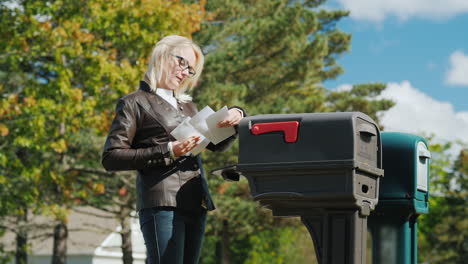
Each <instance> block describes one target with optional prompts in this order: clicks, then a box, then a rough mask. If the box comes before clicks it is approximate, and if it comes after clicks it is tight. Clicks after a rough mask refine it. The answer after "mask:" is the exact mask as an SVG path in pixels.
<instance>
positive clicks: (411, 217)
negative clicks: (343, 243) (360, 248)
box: [368, 132, 431, 264]
mask: <svg viewBox="0 0 468 264" xmlns="http://www.w3.org/2000/svg"><path fill="white" fill-rule="evenodd" d="M382 147H383V166H384V169H385V178H384V179H382V181H381V183H380V195H379V205H378V206H377V207H376V210H375V211H374V212H373V213H372V214H371V216H370V217H369V219H368V220H369V230H370V232H371V235H372V259H373V263H379V264H416V263H418V262H417V257H418V243H417V242H418V238H417V235H418V223H417V218H418V216H419V215H421V214H425V213H427V212H428V202H429V185H428V182H429V161H430V158H431V154H430V152H429V151H428V149H427V143H426V141H425V140H424V138H422V137H419V136H415V135H411V134H405V133H393V132H383V133H382Z"/></svg>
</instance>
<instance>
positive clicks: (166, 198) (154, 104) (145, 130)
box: [102, 81, 242, 210]
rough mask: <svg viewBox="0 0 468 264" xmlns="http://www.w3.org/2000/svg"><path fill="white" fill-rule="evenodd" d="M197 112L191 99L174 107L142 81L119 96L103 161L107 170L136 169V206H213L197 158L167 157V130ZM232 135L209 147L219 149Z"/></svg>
mask: <svg viewBox="0 0 468 264" xmlns="http://www.w3.org/2000/svg"><path fill="white" fill-rule="evenodd" d="M241 110H242V109H241ZM196 113H197V108H196V106H195V105H194V104H193V103H192V102H186V103H182V102H180V101H178V102H177V109H176V108H174V107H173V106H172V105H171V104H169V103H168V102H167V101H166V100H164V99H163V98H161V97H160V96H159V95H157V94H155V93H153V92H151V90H150V87H149V85H148V84H147V83H146V82H144V81H141V82H140V89H139V90H137V91H135V92H133V93H131V94H129V95H127V96H124V97H122V98H121V99H120V100H119V101H118V103H117V107H116V114H115V118H114V121H113V122H112V125H111V128H110V131H109V135H108V136H107V140H106V143H105V145H104V152H103V154H102V165H103V166H104V168H105V169H106V170H108V171H119V170H137V171H138V174H137V187H136V188H137V210H141V209H144V208H151V207H155V206H170V207H178V208H182V209H187V210H199V209H202V208H203V207H204V208H205V209H208V210H213V209H214V208H215V207H214V204H213V201H212V199H211V196H210V193H209V191H208V186H207V182H206V179H205V175H204V172H203V167H202V164H201V159H200V157H199V155H197V156H183V157H180V158H178V159H176V160H173V159H171V157H170V154H169V150H168V143H169V142H170V141H175V139H174V138H173V137H172V135H170V132H171V131H172V130H173V129H175V128H176V127H177V126H178V125H179V124H180V123H181V122H182V121H183V120H184V119H185V118H186V117H187V116H193V115H195V114H196ZM236 136H237V133H236V135H234V136H232V137H230V138H228V139H226V140H225V141H223V142H221V143H219V144H217V145H214V144H212V143H210V144H209V145H208V147H207V148H208V149H210V150H212V151H223V150H225V149H227V148H228V147H229V146H230V145H231V144H232V143H233V141H234V140H235V138H236Z"/></svg>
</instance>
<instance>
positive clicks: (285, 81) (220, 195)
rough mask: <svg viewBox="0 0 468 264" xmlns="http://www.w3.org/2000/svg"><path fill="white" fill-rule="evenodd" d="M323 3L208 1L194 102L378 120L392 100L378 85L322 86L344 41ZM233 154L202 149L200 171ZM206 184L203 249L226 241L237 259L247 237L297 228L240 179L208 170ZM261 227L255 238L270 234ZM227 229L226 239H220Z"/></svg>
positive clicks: (245, 255) (244, 255) (249, 248)
mask: <svg viewBox="0 0 468 264" xmlns="http://www.w3.org/2000/svg"><path fill="white" fill-rule="evenodd" d="M323 2H324V1H320V0H315V1H287V0H268V1H267V0H263V1H248V0H229V1H224V0H223V1H221V0H213V1H208V2H207V4H206V10H207V14H209V20H208V21H204V22H203V23H202V27H201V29H200V31H197V32H196V33H195V34H194V39H195V40H196V41H198V43H199V44H200V45H201V46H202V47H203V49H204V52H205V53H206V57H205V58H206V59H205V68H204V72H203V75H202V77H201V80H200V83H199V85H198V86H197V87H196V88H195V89H194V90H193V92H192V93H193V97H194V101H195V102H196V103H197V104H198V105H199V106H204V105H210V106H211V107H213V108H220V107H222V106H223V105H239V106H241V107H243V108H244V109H245V110H246V111H247V112H248V113H249V114H250V115H256V114H284V113H313V112H331V111H362V112H364V113H366V114H368V115H370V116H371V117H373V118H374V119H375V120H376V121H377V122H378V115H377V113H378V112H380V111H385V110H387V109H389V108H390V107H391V106H392V105H393V103H392V102H390V101H388V100H382V99H378V96H379V95H380V93H381V91H382V90H383V89H384V88H385V85H384V84H379V83H376V84H362V85H355V86H354V87H353V89H352V90H351V91H334V92H329V91H328V90H327V89H326V88H325V87H323V85H322V83H323V82H324V81H325V80H328V79H334V78H336V77H337V76H338V75H339V74H341V73H342V72H343V69H342V68H341V67H340V66H339V65H338V64H337V59H338V58H339V57H340V56H341V55H342V54H344V53H345V52H347V51H348V50H349V46H350V41H351V36H350V35H349V34H347V33H344V32H341V31H340V30H339V29H338V28H337V26H336V25H337V23H338V22H339V20H340V19H341V18H343V17H345V16H347V15H348V13H347V12H345V11H336V10H335V11H329V10H323V9H320V5H321V4H322V3H323ZM236 154H237V147H234V148H231V149H230V150H229V151H228V152H226V153H222V154H219V153H209V152H205V153H204V154H203V157H204V161H205V167H206V170H207V171H210V170H211V169H214V168H219V167H223V166H226V165H228V164H234V163H237V158H236ZM209 183H210V189H211V190H212V193H213V196H214V200H215V203H216V205H217V207H218V209H217V210H216V211H215V212H213V213H212V214H210V216H211V218H210V219H209V222H208V226H207V241H210V243H208V244H207V245H205V249H204V250H205V251H204V253H206V252H217V253H215V254H218V258H221V257H222V256H225V255H226V254H225V252H222V250H223V248H226V247H228V250H229V251H230V253H231V254H227V255H229V258H230V259H231V261H232V262H235V263H243V262H244V261H245V260H247V259H249V256H250V257H252V256H253V255H251V254H253V252H255V251H256V250H259V249H258V248H255V249H254V248H253V246H254V245H252V244H251V240H250V237H251V236H253V235H257V234H260V233H262V232H267V231H268V230H270V231H271V230H282V228H283V227H285V226H296V227H297V222H296V225H295V224H293V223H292V222H291V221H290V220H288V219H278V218H272V217H271V212H270V211H268V210H265V209H261V208H260V207H259V205H258V204H257V203H254V202H253V201H252V199H251V198H250V193H249V192H250V191H249V187H248V184H247V181H246V180H241V181H240V182H236V183H228V182H224V181H223V180H222V179H219V178H215V177H211V179H209ZM226 222H227V223H228V225H226ZM226 233H227V234H226ZM262 234H264V235H263V236H261V238H260V237H257V238H258V239H263V238H265V239H266V237H268V236H270V235H269V234H267V233H262ZM271 234H273V233H271ZM275 235H278V233H275ZM226 236H227V237H228V238H229V241H225V240H223V239H222V237H224V238H225V237H226ZM226 243H228V245H227V246H226V245H225V244H226ZM238 244H239V245H238ZM209 246H211V247H212V248H209V249H208V248H206V247H209ZM213 247H215V248H213ZM216 247H217V248H216ZM205 261H207V260H206V259H204V263H214V262H205ZM264 263H269V262H268V261H265V262H264Z"/></svg>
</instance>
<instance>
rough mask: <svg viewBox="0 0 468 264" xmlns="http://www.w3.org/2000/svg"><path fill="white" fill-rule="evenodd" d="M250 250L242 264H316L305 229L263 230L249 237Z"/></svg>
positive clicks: (310, 241)
mask: <svg viewBox="0 0 468 264" xmlns="http://www.w3.org/2000/svg"><path fill="white" fill-rule="evenodd" d="M250 244H251V245H252V250H251V251H250V254H249V256H248V258H247V260H246V261H245V262H244V264H256V263H272V264H273V263H277V264H281V263H317V260H316V257H315V254H314V250H313V249H314V246H313V243H312V240H311V238H310V235H309V232H308V231H307V229H306V228H305V227H304V226H302V227H283V228H280V229H273V230H265V231H263V232H261V233H258V234H255V235H253V236H251V237H250Z"/></svg>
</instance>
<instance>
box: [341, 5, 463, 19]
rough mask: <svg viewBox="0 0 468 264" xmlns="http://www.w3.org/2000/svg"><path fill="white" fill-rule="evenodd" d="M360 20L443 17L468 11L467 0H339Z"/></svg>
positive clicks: (352, 15) (353, 16)
mask: <svg viewBox="0 0 468 264" xmlns="http://www.w3.org/2000/svg"><path fill="white" fill-rule="evenodd" d="M337 1H338V3H340V4H341V6H342V7H343V8H344V9H346V10H350V11H351V17H352V18H354V19H358V20H368V21H374V22H381V21H383V20H385V18H387V17H389V16H396V17H397V18H399V19H400V20H406V19H408V18H410V17H422V18H429V19H441V18H449V17H453V16H456V15H458V14H462V13H468V1H467V0H337Z"/></svg>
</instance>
